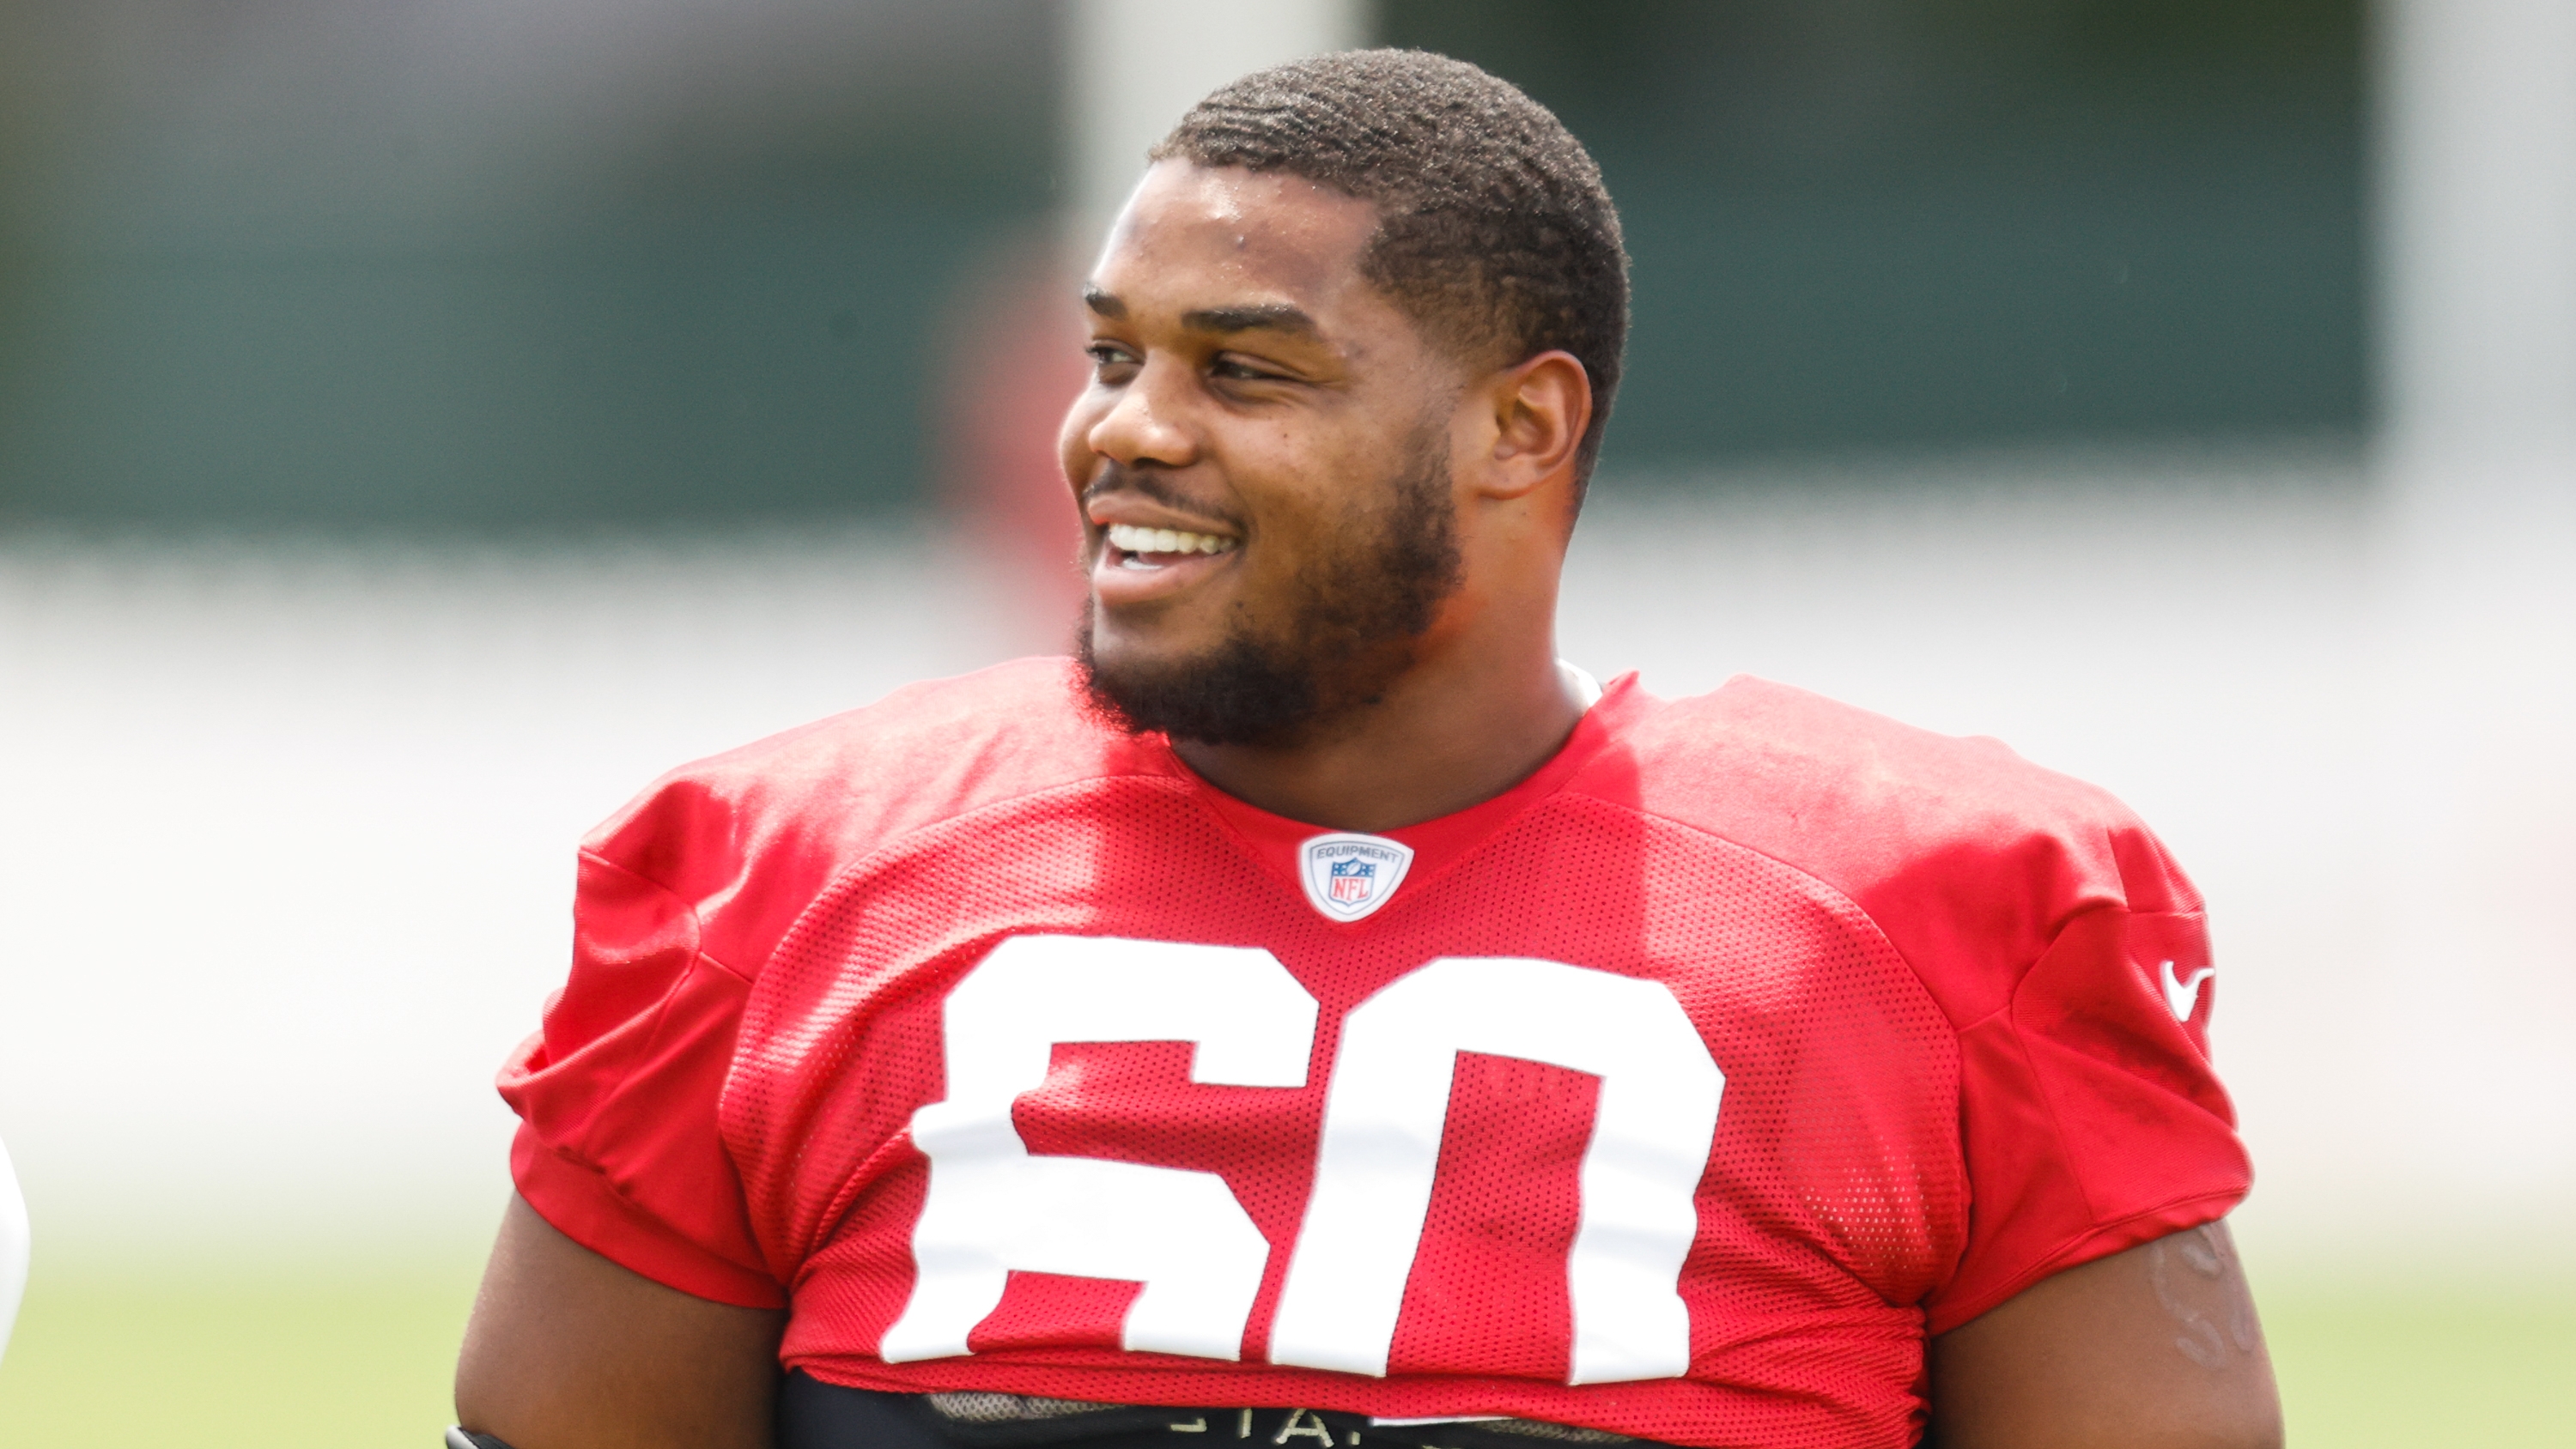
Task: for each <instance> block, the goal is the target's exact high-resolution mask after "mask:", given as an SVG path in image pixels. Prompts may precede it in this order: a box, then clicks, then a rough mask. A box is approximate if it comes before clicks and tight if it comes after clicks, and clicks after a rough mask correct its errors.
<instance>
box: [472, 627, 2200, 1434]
mask: <svg viewBox="0 0 2576 1449" xmlns="http://www.w3.org/2000/svg"><path fill="white" fill-rule="evenodd" d="M1079 691H1080V686H1079V682H1078V680H1077V679H1076V678H1075V677H1074V675H1073V673H1072V671H1071V668H1070V666H1069V665H1068V664H1067V663H1065V662H1064V661H1061V660H1051V661H1028V662H1023V663H1019V664H1013V665H1007V666H1004V667H1001V668H998V669H994V670H988V671H986V672H984V673H981V674H976V675H972V676H968V677H966V678H963V679H959V680H952V681H946V682H941V683H934V684H925V685H920V686H916V687H914V688H910V689H906V690H903V691H901V692H899V693H897V694H895V695H893V696H891V697H890V698H888V699H886V700H885V701H883V702H882V703H879V704H877V705H874V706H871V707H870V708H867V709H863V710H858V711H856V712H853V713H851V714H846V715H842V716H839V717H837V718H834V719H830V720H826V721H824V722H822V723H820V724H816V725H812V726H808V727H806V728H804V729H801V730H797V731H794V732H791V733H789V734H785V735H781V736H779V737H777V738H775V739H771V740H768V741H764V742H762V743H760V744H756V745H753V746H750V747H749V748H747V749H743V750H740V751H737V752H735V753H733V754H729V755H724V756H720V757H718V758H716V759H714V760H711V761H707V762H704V763H701V764H698V765H693V766H689V767H687V768H685V769H683V770H681V771H679V772H677V773H675V774H673V775H671V776H670V777H668V778H666V779H664V780H663V781H661V782H660V783H659V784H657V785H655V786H654V787H653V788H652V789H651V790H650V791H648V792H647V793H646V794H645V795H644V796H643V797H642V798H641V799H639V800H638V801H637V802H636V803H635V804H634V805H632V806H630V807H629V808H628V809H627V810H626V811H625V812H624V813H623V814H621V815H619V816H617V817H616V818H615V819H613V820H611V821H610V822H609V823H608V824H607V825H606V826H604V827H602V828H601V830H600V831H599V832H598V834H597V835H595V836H594V837H593V838H592V839H591V841H590V842H589V844H588V847H587V848H586V849H585V850H584V851H583V853H582V857H581V884H580V894H579V902H578V908H577V915H576V922H577V944H576V950H575V957H574V963H573V968H572V975H571V979H570V981H569V982H568V983H567V985H566V986H565V987H564V989H563V991H562V992H561V993H560V994H559V995H558V996H557V997H556V998H555V1000H554V1001H553V1002H552V1003H551V1004H550V1005H549V1006H548V1008H547V1011H546V1015H545V1021H544V1027H543V1030H542V1031H541V1032H539V1034H538V1035H537V1036H535V1037H534V1038H532V1039H530V1040H529V1042H528V1043H527V1044H526V1045H525V1046H524V1047H522V1048H521V1049H520V1051H519V1053H518V1054H517V1056H516V1057H515V1058H514V1059H513V1060H512V1061H511V1063H510V1064H509V1066H508V1067H507V1068H506V1069H505V1071H504V1072H503V1075H502V1079H501V1087H502V1093H503V1095H504V1096H505V1097H506V1098H507V1099H508V1100H509V1102H510V1104H511V1106H512V1107H513V1108H515V1109H516V1110H517V1111H518V1113H519V1115H520V1116H521V1118H522V1119H523V1120H524V1125H523V1126H522V1128H521V1130H520V1133H519V1137H518V1142H517V1146H516V1148H515V1151H514V1154H513V1166H514V1169H515V1172H516V1176H517V1180H518V1184H519V1190H520V1192H521V1193H522V1194H523V1195H524V1196H525V1197H526V1198H527V1200H528V1201H529V1202H530V1203H531V1204H532V1205H533V1206H534V1207H535V1208H536V1210H537V1211H538V1212H539V1213H541V1214H542V1215H544V1216H545V1218H546V1219H547V1220H548V1221H550V1222H552V1223H553V1224H554V1225H555V1226H557V1227H558V1228H560V1229H562V1230H563V1231H564V1232H566V1233H567V1234H569V1235H570V1236H572V1237H573V1238H574V1239H576V1240H577V1241H579V1242H581V1243H584V1244H586V1245H588V1246H589V1247H591V1248H593V1249H595V1250H597V1251H598V1252H600V1253H602V1254H605V1255H606V1256H608V1257H609V1258H612V1259H614V1260H616V1261H617V1262H619V1263H622V1264H625V1265H626V1266H627V1267H629V1268H632V1269H634V1270H635V1271H637V1272H639V1273H643V1274H645V1275H647V1276H649V1277H652V1278H655V1279H658V1280H659V1281H661V1282H663V1283H667V1284H669V1285H671V1286H673V1287H675V1288H679V1289H682V1290H684V1291H686V1292H689V1293H693V1294H697V1295H699V1296H702V1297H706V1298H711V1299H716V1300H720V1301H723V1302H727V1303H736V1304H745V1305H758V1306H779V1305H785V1306H787V1307H789V1308H790V1309H791V1315H790V1318H789V1323H788V1328H787V1336H786V1340H785V1343H784V1346H783V1348H782V1350H781V1352H782V1356H783V1358H784V1360H785V1362H786V1364H787V1365H788V1366H789V1367H791V1368H802V1369H804V1370H805V1371H806V1372H808V1373H810V1374H811V1375H813V1376H814V1377H816V1378H819V1379H822V1380H825V1381H827V1382H831V1383H837V1384H843V1385H851V1386H857V1387H862V1388H869V1389H879V1390H894V1391H905V1392H923V1391H933V1390H991V1391H1005V1392H1011V1393H1019V1394H1029V1395H1040V1396H1047V1397H1054V1398H1064V1399H1076V1400H1085V1401H1092V1402H1099V1403H1127V1404H1172V1405H1196V1406H1208V1405H1214V1406H1231V1405H1269V1406H1280V1407H1285V1406H1291V1405H1294V1406H1305V1407H1312V1408H1318V1409H1339V1410H1344V1411H1348V1412H1352V1413H1361V1414H1369V1415H1374V1416H1377V1417H1379V1418H1387V1419H1394V1418H1429V1417H1435V1416H1469V1415H1500V1416H1510V1417H1516V1418H1523V1419H1535V1420H1545V1421H1551V1422H1555V1423H1560V1424H1569V1425H1576V1426H1583V1427H1589V1428H1595V1429H1602V1430H1609V1431H1613V1432H1616V1433H1620V1434H1627V1435H1633V1436H1638V1437H1642V1438H1649V1439H1656V1440H1663V1441H1667V1442H1671V1443H1677V1444H1685V1445H1752V1446H1786V1445H1838V1446H1857V1445H1902V1444H1907V1443H1910V1442H1912V1440H1913V1438H1914V1437H1915V1435H1916V1434H1917V1433H1918V1432H1919V1430H1920V1426H1921V1417H1922V1395H1923V1345H1924V1339H1925V1336H1926V1334H1927V1333H1938V1332H1941V1331H1942V1330H1945V1329H1948V1328H1951V1327H1954V1326H1956V1325H1958V1324H1960V1323H1962V1322H1964V1321H1966V1320H1967V1319H1969V1318H1972V1317H1974V1316H1976V1315H1977V1314H1979V1313H1981V1312H1983V1311H1985V1310H1986V1309H1989V1308H1992V1307H1994V1306H1995V1305H1996V1304H1998V1303H2001V1302H2003V1301H2004V1300H2005V1299H2007V1298H2009V1297H2010V1296H2012V1295H2013V1294H2014V1293H2017V1292H2019V1291H2020V1290H2021V1289H2023V1288H2025V1287H2028V1286H2029V1285H2030V1284H2031V1283H2033V1282H2035V1281H2037V1280H2038V1279H2040V1278H2041V1277H2043V1276H2045V1275H2047V1274H2050V1273H2053V1272H2056V1271H2059V1270H2061V1269H2064V1268H2068V1267H2071V1266H2074V1265H2075V1264H2078V1263H2082V1262H2085V1261H2087V1260H2090V1259H2093V1258H2097V1257H2101V1256H2103V1255H2106V1254H2109V1253H2114V1252H2117V1251H2119V1250H2121V1249H2123V1248H2127V1247H2131V1246H2134V1245H2136V1244H2139V1243H2142V1242H2145V1241H2148V1240H2150V1239H2153V1238H2157V1237H2161V1236H2163V1235H2165V1234H2167V1233H2171V1232H2175V1231H2178V1230H2180V1229H2183V1228H2188V1227H2192V1226H2195V1225H2197V1224H2200V1223H2204V1222H2208V1221H2210V1220H2212V1219H2215V1218H2217V1217H2219V1216H2220V1215H2222V1214H2223V1213H2225V1212H2226V1211H2227V1210H2228V1209H2229V1208H2230V1207H2231V1206H2232V1205H2233V1204H2234V1203H2235V1202H2236V1201H2237V1200H2238V1199H2239V1198H2240V1197H2242V1196H2243V1194H2244V1192H2245V1190H2246V1187H2247V1183H2248V1169H2247V1164H2246V1159H2245V1154H2244V1151H2243V1149H2242V1147H2241V1146H2240V1145H2239V1143H2238V1141H2237V1138H2236V1134H2235V1131H2234V1125H2233V1120H2234V1119H2233V1114H2232V1112H2231V1109H2230V1107H2229V1105H2228V1101H2227V1098H2226V1096H2225V1094H2224V1093H2223V1092H2222V1091H2221V1089H2220V1087H2219V1085H2218V1082H2217V1079H2216V1078H2215V1077H2214V1076H2213V1075H2212V1073H2211V1070H2210V1065H2209V1053H2208V1039H2207V1035H2206V1031H2207V1021H2208V1013H2209V1006H2210V999H2211V995H2212V993H2211V992H2210V990H2209V989H2208V984H2207V983H2208V977H2209V969H2208V947H2207V944H2206V936H2205V933H2204V930H2203V926H2202V918H2201V906H2200V901H2199V898H2198V897H2197V896H2196V895H2195V894H2194V892H2193V890H2192V887H2191V885H2190V883H2189V882H2188V881H2186V880H2185V879H2184V878H2183V876H2182V874H2181V872H2180V871H2179V870H2178V869H2177V868H2176V867H2175V865H2174V864H2173V862H2172V860H2171V859H2169V858H2168V857H2167V855H2166V854H2165V852H2164V850H2163V849H2162V848H2161V847H2160V846H2159V845H2158V844H2157V842H2156V841H2155V839H2154V838H2153V837H2152V836H2150V835H2149V834H2148V833H2147V831H2146V830H2145V828H2144V827H2142V826H2141V825H2140V824H2139V823H2138V822H2137V821H2136V820H2135V819H2134V818H2132V817H2131V816H2130V814H2129V813H2128V812H2127V811H2126V810H2124V809H2123V808H2122V807H2121V806H2120V805H2119V804H2118V803H2117V802H2115V801H2113V800H2112V799H2110V798H2109V797H2108V796H2106V795H2104V794H2103V793H2101V792H2100V791H2098V790H2094V789H2092V788H2090V787H2087V786H2084V785H2081V784H2078V783H2076V782H2074V781H2071V780H2067V779H2065V778H2063V777H2061V776H2057V775H2053V774H2050V773H2048V772H2046V771H2043V770H2040V769H2037V768H2035V767H2033V766H2031V765H2029V764H2026V763H2024V762H2023V761H2022V760H2020V759H2019V758H2018V757H2016V756H2014V755H2013V754H2012V753H2011V752H2010V751H2008V750H2006V749H2005V748H2003V747H2002V746H2001V745H1998V744H1995V743H1993V742H1991V741H1985V740H1960V739H1951V738H1947V737H1942V736H1936V735H1931V734H1926V733H1923V732H1920V731H1916V730H1912V729H1908V728H1905V727H1903V726H1900V725H1897V724H1895V723H1892V722H1890V721H1888V720H1885V719H1882V718H1879V717H1877V716H1874V715H1870V714H1866V713H1862V712H1860V711H1857V710H1853V709H1849V708H1846V707H1843V706H1840V705H1836V704H1832V703H1830V702H1828V701H1825V700H1823V699H1819V698H1817V697H1815V696H1813V695H1808V694H1804V693H1801V692H1798V691H1796V690H1791V689H1786V688H1783V687H1780V686H1777V685H1772V684H1766V683H1762V682H1760V681H1756V680H1750V679H1738V680H1736V681H1734V682H1732V683H1730V684H1728V685H1727V686H1726V687H1725V688H1723V689H1720V690H1718V691H1717V692H1716V693H1714V694H1710V695H1706V696H1703V697H1700V698H1696V699H1688V700H1679V701H1670V702H1667V701H1663V700H1658V699H1656V698H1653V697H1652V696H1650V695H1648V694H1646V693H1645V692H1644V691H1643V690H1641V689H1639V688H1638V687H1637V685H1636V683H1635V681H1634V679H1633V677H1632V678H1629V679H1623V680H1621V681H1619V682H1617V683H1616V684H1614V685H1612V686H1611V688H1610V689H1609V690H1608V691H1607V692H1606V693H1605V694H1604V696H1603V697H1602V698H1601V699H1600V701H1599V702H1598V703H1596V704H1595V705H1594V706H1593V707H1592V709H1591V710H1590V712H1589V713H1588V714H1587V715H1586V716H1585V717H1584V719H1583V721H1582V723H1581V724H1580V725H1579V726H1578V727H1577V728H1576V730H1575V731H1574V734H1573V735H1572V737H1571V738H1570V739H1568V741H1567V742H1566V744H1565V746H1564V747H1563V749H1562V750H1561V751H1560V752H1559V753H1558V754H1557V755H1556V757H1555V758H1554V759H1552V760H1551V761H1550V762H1549V763H1548V764H1546V765H1545V766H1544V767H1542V768H1541V769H1540V770H1539V771H1538V772H1537V773H1536V774H1534V775H1532V776H1531V777H1530V778H1529V779H1528V780H1526V781H1524V782H1522V783H1521V784H1520V785H1518V786H1517V787H1515V788H1514V789H1512V790H1511V791H1510V792H1509V793H1507V794H1504V795H1502V796H1500V797H1499V798H1496V799H1493V800H1490V801H1487V802H1485V803H1484V804H1481V805H1478V806H1475V807H1474V808H1472V809H1469V810H1465V811H1461V812H1459V813H1458V814H1456V815H1452V816H1448V817H1446V818H1443V819H1439V820H1433V821H1429V822H1426V823H1424V824H1421V825H1417V826H1412V827H1409V828H1407V829H1403V830H1396V831H1391V832H1388V833H1387V834H1386V835H1383V836H1368V835H1351V834H1344V833H1339V832H1329V831H1320V830H1318V829H1316V828H1315V827H1312V826H1306V825H1300V824H1297V823H1295V822H1293V821H1289V820H1285V819H1281V818H1279V817H1276V816H1273V815H1269V814H1266V813H1264V812H1262V811H1260V810H1256V809H1253V808H1251V807H1250V806H1247V805H1245V804H1243V803H1241V802H1239V801H1236V800H1234V799H1232V798H1230V797H1228V796H1225V795H1223V794H1221V793H1219V792H1217V791H1215V790H1213V789H1211V788H1210V787H1208V786H1207V785H1205V784H1204V783H1202V782H1201V781H1199V780H1198V778H1197V777H1196V776H1194V775H1193V774H1192V773H1191V772H1190V771H1189V770H1188V768H1187V767H1185V766H1184V765H1183V764H1182V763H1181V762H1180V761H1179V760H1178V759H1177V758H1176V757H1175V756H1174V754H1173V753H1172V751H1171V749H1170V748H1169V746H1168V745H1167V744H1166V743H1165V742H1163V741H1162V740H1160V739H1158V738H1156V737H1151V736H1147V737H1142V738H1133V737H1128V736H1124V735H1121V734H1119V733H1117V732H1115V731H1113V730H1110V729H1107V728H1105V727H1103V726H1102V725H1100V724H1097V723H1095V722H1093V721H1092V720H1091V719H1089V718H1088V717H1087V716H1086V715H1085V714H1084V712H1083V711H1082V709H1081V708H1080V699H1079Z"/></svg>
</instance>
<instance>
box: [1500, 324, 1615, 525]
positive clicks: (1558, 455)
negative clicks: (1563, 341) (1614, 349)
mask: <svg viewBox="0 0 2576 1449" xmlns="http://www.w3.org/2000/svg"><path fill="white" fill-rule="evenodd" d="M1477 391H1478V394H1479V395H1480V396H1481V397H1482V398H1483V400H1484V401H1485V403H1486V404H1487V406H1489V407H1490V408H1491V410H1492V412H1491V426H1492V428H1493V433H1492V437H1493V450H1492V453H1491V455H1490V456H1489V457H1487V458H1486V459H1484V460H1482V461H1483V462H1484V464H1485V466H1484V467H1482V468H1480V469H1478V470H1477V471H1478V472H1479V473H1481V474H1483V475H1484V476H1483V477H1481V478H1480V479H1478V480H1477V481H1478V486H1477V489H1476V491H1477V492H1479V493H1481V494H1483V495H1485V496H1486V497H1488V498H1498V499H1499V498H1520V497H1524V496H1526V495H1528V494H1529V493H1530V492H1532V491H1533V490H1535V489H1537V488H1538V487H1539V486H1540V485H1541V484H1544V483H1546V482H1548V481H1549V480H1551V479H1556V478H1566V477H1571V475H1572V473H1573V471H1574V459H1575V453H1576V451H1577V450H1578V449H1580V448H1581V447H1582V446H1583V433H1584V430H1585V429H1586V428H1589V427H1590V426H1592V376H1591V374H1589V373H1587V372H1585V371H1584V370H1583V364H1582V363H1580V362H1578V361H1576V360H1575V358H1574V354H1573V353H1570V352H1562V351H1556V352H1542V353H1540V354H1538V355H1537V356H1535V357H1532V358H1529V359H1527V360H1525V361H1523V362H1520V363H1518V364H1516V365H1514V366H1512V367H1507V368H1505V369H1503V370H1502V371H1500V372H1497V373H1495V374H1493V375H1492V376H1491V377H1489V378H1488V379H1486V382H1485V385H1484V386H1483V387H1482V388H1479V389H1478V390H1477Z"/></svg>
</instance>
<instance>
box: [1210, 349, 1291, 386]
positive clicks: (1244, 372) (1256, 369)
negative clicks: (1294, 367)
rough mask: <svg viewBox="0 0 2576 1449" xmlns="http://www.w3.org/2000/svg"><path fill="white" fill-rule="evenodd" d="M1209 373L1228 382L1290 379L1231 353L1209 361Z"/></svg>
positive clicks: (1282, 380) (1283, 380)
mask: <svg viewBox="0 0 2576 1449" xmlns="http://www.w3.org/2000/svg"><path fill="white" fill-rule="evenodd" d="M1208 374H1209V375H1210V376H1211V377H1219V378H1223V379H1225V380H1226V381H1228V382H1285V381H1287V380H1288V379H1287V377H1286V375H1285V374H1283V373H1280V372H1277V371H1275V370H1273V369H1271V368H1267V367H1263V366H1261V365H1260V364H1258V363H1253V362H1247V361H1245V360H1244V359H1242V358H1240V357H1235V356H1232V355H1231V354H1221V355H1219V356H1218V357H1217V359H1216V360H1215V361H1214V362H1211V363H1209V364H1208Z"/></svg>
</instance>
